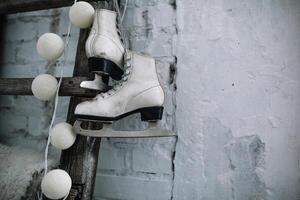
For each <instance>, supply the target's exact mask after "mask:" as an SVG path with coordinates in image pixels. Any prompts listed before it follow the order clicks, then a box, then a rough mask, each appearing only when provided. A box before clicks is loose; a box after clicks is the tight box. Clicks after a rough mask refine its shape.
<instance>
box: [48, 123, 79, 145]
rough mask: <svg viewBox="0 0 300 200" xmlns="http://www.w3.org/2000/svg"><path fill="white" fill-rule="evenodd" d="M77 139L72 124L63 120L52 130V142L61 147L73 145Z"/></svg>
mask: <svg viewBox="0 0 300 200" xmlns="http://www.w3.org/2000/svg"><path fill="white" fill-rule="evenodd" d="M75 140H76V133H74V131H73V127H72V126H71V124H68V123H66V122H62V123H59V124H56V125H55V126H54V127H53V128H52V130H51V144H52V145H53V146H55V147H56V148H59V149H62V150H63V149H67V148H69V147H71V146H72V145H73V144H74V142H75Z"/></svg>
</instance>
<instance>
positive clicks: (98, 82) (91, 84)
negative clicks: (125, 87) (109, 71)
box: [80, 74, 107, 91]
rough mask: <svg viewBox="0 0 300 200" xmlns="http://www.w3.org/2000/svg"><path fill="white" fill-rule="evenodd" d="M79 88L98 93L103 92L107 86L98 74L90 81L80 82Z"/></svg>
mask: <svg viewBox="0 0 300 200" xmlns="http://www.w3.org/2000/svg"><path fill="white" fill-rule="evenodd" d="M80 87H82V88H86V89H90V90H100V91H105V90H106V89H107V85H106V84H105V83H103V81H102V78H101V76H100V75H98V74H95V79H94V80H92V81H82V82H81V83H80Z"/></svg>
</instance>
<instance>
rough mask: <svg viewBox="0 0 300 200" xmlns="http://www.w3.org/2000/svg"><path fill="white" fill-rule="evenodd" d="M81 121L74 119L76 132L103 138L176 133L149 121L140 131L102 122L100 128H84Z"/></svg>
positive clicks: (168, 135)
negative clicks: (113, 126)
mask: <svg viewBox="0 0 300 200" xmlns="http://www.w3.org/2000/svg"><path fill="white" fill-rule="evenodd" d="M81 124H82V121H79V120H76V121H75V123H74V125H73V128H74V130H75V132H76V133H77V134H80V135H84V136H90V137H104V138H147V137H173V136H176V134H175V133H174V132H173V131H170V130H165V129H159V128H157V127H156V126H155V123H151V122H149V128H148V129H146V130H141V131H116V130H113V129H112V127H111V125H110V124H103V128H102V129H100V130H86V129H83V128H82V127H81Z"/></svg>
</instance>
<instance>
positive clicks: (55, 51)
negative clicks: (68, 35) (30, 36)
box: [36, 33, 64, 61]
mask: <svg viewBox="0 0 300 200" xmlns="http://www.w3.org/2000/svg"><path fill="white" fill-rule="evenodd" d="M36 49H37V52H38V53H39V55H40V56H41V57H43V58H45V59H46V60H48V61H52V60H56V59H58V58H59V57H60V56H61V55H62V54H63V52H64V41H63V39H62V38H61V37H60V36H59V35H57V34H54V33H44V34H43V35H42V36H40V38H39V39H38V41H37V44H36Z"/></svg>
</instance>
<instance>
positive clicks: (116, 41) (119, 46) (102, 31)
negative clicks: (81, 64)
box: [80, 9, 124, 90]
mask: <svg viewBox="0 0 300 200" xmlns="http://www.w3.org/2000/svg"><path fill="white" fill-rule="evenodd" d="M122 40H123V39H122V38H121V33H120V30H119V28H118V25H117V13H116V12H114V11H111V10H106V9H98V10H96V12H95V18H94V22H93V26H92V29H91V32H90V35H89V37H88V39H87V41H86V45H85V50H86V55H87V57H88V65H89V70H90V72H91V73H94V74H95V79H94V80H93V81H84V82H82V84H81V85H80V86H81V87H83V88H87V89H94V90H102V88H103V87H102V85H103V81H102V77H101V76H109V77H111V78H113V79H115V80H120V79H121V77H122V74H123V54H124V45H123V42H122Z"/></svg>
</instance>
